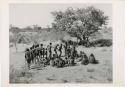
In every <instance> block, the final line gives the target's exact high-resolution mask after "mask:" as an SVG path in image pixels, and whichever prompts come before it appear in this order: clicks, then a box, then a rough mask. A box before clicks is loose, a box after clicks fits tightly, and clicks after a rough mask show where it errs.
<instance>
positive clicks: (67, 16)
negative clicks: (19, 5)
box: [52, 6, 108, 40]
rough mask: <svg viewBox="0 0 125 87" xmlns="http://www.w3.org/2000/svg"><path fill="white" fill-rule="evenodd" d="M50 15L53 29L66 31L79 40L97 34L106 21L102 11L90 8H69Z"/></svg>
mask: <svg viewBox="0 0 125 87" xmlns="http://www.w3.org/2000/svg"><path fill="white" fill-rule="evenodd" d="M52 15H53V17H54V22H53V23H52V27H53V28H54V29H56V30H57V31H60V30H61V31H66V32H68V33H69V34H70V35H72V36H75V37H77V38H78V39H80V40H86V37H89V36H90V35H91V34H93V33H95V32H98V30H100V29H102V28H101V27H102V26H103V25H106V24H107V20H108V16H105V15H104V12H103V11H101V10H100V9H96V8H94V7H92V6H91V7H87V8H77V9H73V8H72V7H69V8H67V9H66V10H65V11H54V12H52Z"/></svg>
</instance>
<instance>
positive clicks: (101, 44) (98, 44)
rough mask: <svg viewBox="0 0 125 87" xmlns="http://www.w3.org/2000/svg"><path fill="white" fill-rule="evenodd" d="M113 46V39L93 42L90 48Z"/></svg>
mask: <svg viewBox="0 0 125 87" xmlns="http://www.w3.org/2000/svg"><path fill="white" fill-rule="evenodd" d="M111 45H112V40H111V39H99V40H96V41H93V42H90V46H95V47H105V46H107V47H109V46H111Z"/></svg>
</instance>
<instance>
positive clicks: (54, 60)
mask: <svg viewBox="0 0 125 87" xmlns="http://www.w3.org/2000/svg"><path fill="white" fill-rule="evenodd" d="M63 49H64V56H62V50H63ZM25 60H26V62H27V64H28V68H29V69H30V65H31V63H33V62H35V63H38V64H40V65H43V66H44V67H45V66H47V65H51V66H53V67H65V66H73V65H75V64H76V61H77V62H81V64H82V65H88V64H89V63H93V64H95V63H97V60H96V59H95V56H94V54H93V53H91V54H90V56H89V57H88V56H87V55H86V53H85V52H84V51H80V53H79V54H78V52H77V50H76V46H75V45H70V44H69V43H68V42H65V43H64V44H56V45H55V46H54V47H53V45H52V43H50V44H49V45H48V46H47V47H46V48H45V47H43V44H37V45H32V46H31V47H30V48H27V49H26V50H25Z"/></svg>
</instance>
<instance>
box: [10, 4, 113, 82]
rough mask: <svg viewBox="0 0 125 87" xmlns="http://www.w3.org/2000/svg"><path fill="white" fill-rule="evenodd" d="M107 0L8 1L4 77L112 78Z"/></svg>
mask: <svg viewBox="0 0 125 87" xmlns="http://www.w3.org/2000/svg"><path fill="white" fill-rule="evenodd" d="M112 30H113V29H112V4H104V3H93V4H90V3H81V4H80V3H67V4H64V3H63V4H62V3H58V4H56V3H55V4H54V3H48V4H47V3H46V4H45V3H44V4H42V3H41V4H40V3H39V4H38V3H32V4H31V3H30V4H28V3H27V4H26V3H18V4H16V3H15V4H14V3H13V4H12V3H11V4H9V53H10V54H9V82H10V83H11V84H15V83H21V84H22V83H23V84H32V83H35V84H42V83H112V82H113V76H112V75H113V70H112V60H113V59H112V45H113V43H112V42H113V39H112Z"/></svg>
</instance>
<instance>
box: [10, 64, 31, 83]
mask: <svg viewBox="0 0 125 87" xmlns="http://www.w3.org/2000/svg"><path fill="white" fill-rule="evenodd" d="M32 76H33V74H32V73H31V72H29V71H28V70H26V69H21V70H18V69H15V68H14V67H13V66H10V78H9V79H10V80H9V81H10V83H29V82H30V80H31V79H29V78H31V77H32Z"/></svg>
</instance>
